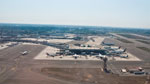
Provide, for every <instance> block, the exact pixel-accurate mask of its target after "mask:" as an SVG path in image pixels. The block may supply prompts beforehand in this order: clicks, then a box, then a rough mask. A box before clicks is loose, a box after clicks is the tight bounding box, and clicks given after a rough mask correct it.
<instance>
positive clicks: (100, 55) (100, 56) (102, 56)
mask: <svg viewBox="0 0 150 84" xmlns="http://www.w3.org/2000/svg"><path fill="white" fill-rule="evenodd" d="M94 56H95V57H97V58H101V59H102V58H105V57H106V56H105V55H102V54H100V53H99V55H94Z"/></svg>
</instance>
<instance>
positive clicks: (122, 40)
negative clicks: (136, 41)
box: [117, 38, 133, 43]
mask: <svg viewBox="0 0 150 84" xmlns="http://www.w3.org/2000/svg"><path fill="white" fill-rule="evenodd" d="M117 40H118V41H121V42H123V43H133V42H132V41H129V40H126V39H123V38H117Z"/></svg>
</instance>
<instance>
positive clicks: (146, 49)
mask: <svg viewBox="0 0 150 84" xmlns="http://www.w3.org/2000/svg"><path fill="white" fill-rule="evenodd" d="M137 48H139V49H141V50H144V51H146V52H149V53H150V49H149V48H146V47H137Z"/></svg>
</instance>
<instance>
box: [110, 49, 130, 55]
mask: <svg viewBox="0 0 150 84" xmlns="http://www.w3.org/2000/svg"><path fill="white" fill-rule="evenodd" d="M126 50H127V49H124V50H123V49H118V50H113V51H111V52H110V53H116V54H121V53H124V52H126Z"/></svg>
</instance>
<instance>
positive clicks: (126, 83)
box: [41, 68, 146, 84]
mask: <svg viewBox="0 0 150 84" xmlns="http://www.w3.org/2000/svg"><path fill="white" fill-rule="evenodd" d="M41 73H43V74H45V75H47V76H49V77H55V78H57V79H61V80H65V81H72V82H78V83H79V82H80V83H83V84H91V83H92V84H93V83H94V84H143V83H144V82H145V80H146V77H144V76H137V77H132V76H130V77H127V76H118V75H115V74H107V73H104V72H102V71H101V70H100V69H98V68H93V69H91V68H42V69H41Z"/></svg>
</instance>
